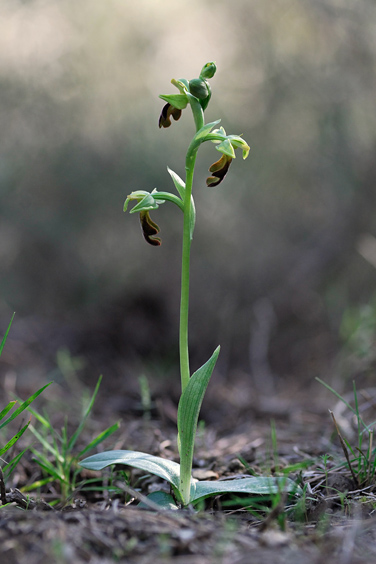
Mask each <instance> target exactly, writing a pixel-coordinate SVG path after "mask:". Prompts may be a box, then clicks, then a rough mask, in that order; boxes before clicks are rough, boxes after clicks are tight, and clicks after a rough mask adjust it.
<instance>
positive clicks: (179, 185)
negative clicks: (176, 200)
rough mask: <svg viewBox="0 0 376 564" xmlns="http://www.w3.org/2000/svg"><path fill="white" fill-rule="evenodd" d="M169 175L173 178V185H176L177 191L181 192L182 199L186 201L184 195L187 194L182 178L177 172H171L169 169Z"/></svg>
mask: <svg viewBox="0 0 376 564" xmlns="http://www.w3.org/2000/svg"><path fill="white" fill-rule="evenodd" d="M167 170H168V173H169V175H170V176H171V178H172V181H173V183H174V184H175V188H176V190H177V191H178V192H179V194H180V197H181V199H182V200H183V201H184V194H185V182H184V180H182V179H181V178H180V176H179V175H178V174H176V172H174V171H173V170H171V169H170V168H169V167H167Z"/></svg>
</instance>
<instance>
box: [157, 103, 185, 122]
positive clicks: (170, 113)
mask: <svg viewBox="0 0 376 564" xmlns="http://www.w3.org/2000/svg"><path fill="white" fill-rule="evenodd" d="M181 112H182V111H181V110H179V108H175V107H174V106H172V105H171V104H170V103H168V102H167V104H165V105H164V106H163V108H162V111H161V115H160V116H159V127H160V128H161V127H170V125H171V117H173V118H174V120H175V121H178V119H180V116H181Z"/></svg>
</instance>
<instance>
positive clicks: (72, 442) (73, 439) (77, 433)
mask: <svg viewBox="0 0 376 564" xmlns="http://www.w3.org/2000/svg"><path fill="white" fill-rule="evenodd" d="M101 381H102V376H99V378H98V382H97V384H96V386H95V390H94V392H93V395H92V396H91V400H90V402H89V405H88V407H87V409H86V412H85V414H84V416H83V418H82V421H81V423H80V424H79V426H78V427H77V429H76V431H75V432H74V433H73V435H72V437H71V439H70V441H69V443H68V450H69V451H71V450H72V448H73V447H74V445H75V444H76V441H77V439H78V437H79V436H80V434H81V432H82V429H83V428H84V426H85V423H86V420H87V418H88V417H89V415H90V413H91V410H92V409H93V405H94V402H95V398H96V397H97V394H98V390H99V386H100V385H101Z"/></svg>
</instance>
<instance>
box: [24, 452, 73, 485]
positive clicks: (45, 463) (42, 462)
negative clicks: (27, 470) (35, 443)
mask: <svg viewBox="0 0 376 564" xmlns="http://www.w3.org/2000/svg"><path fill="white" fill-rule="evenodd" d="M32 452H33V454H34V460H35V462H36V463H37V464H38V465H39V466H40V467H41V468H42V469H43V470H44V471H45V472H47V474H49V475H50V476H52V477H53V478H55V480H58V481H59V482H64V483H67V482H66V477H65V476H64V475H63V474H61V473H60V472H59V471H58V470H57V469H56V468H55V466H53V464H51V462H49V460H47V458H45V457H42V456H41V455H40V454H39V453H38V452H36V451H35V450H34V449H33V451H32Z"/></svg>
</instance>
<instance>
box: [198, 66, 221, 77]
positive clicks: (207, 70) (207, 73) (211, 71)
mask: <svg viewBox="0 0 376 564" xmlns="http://www.w3.org/2000/svg"><path fill="white" fill-rule="evenodd" d="M216 70H217V67H216V65H215V63H206V65H205V66H203V67H202V70H201V73H200V78H202V79H205V78H213V76H214V75H215V72H216Z"/></svg>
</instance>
